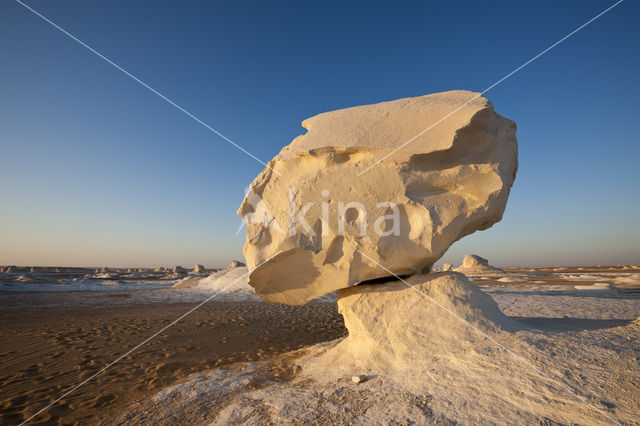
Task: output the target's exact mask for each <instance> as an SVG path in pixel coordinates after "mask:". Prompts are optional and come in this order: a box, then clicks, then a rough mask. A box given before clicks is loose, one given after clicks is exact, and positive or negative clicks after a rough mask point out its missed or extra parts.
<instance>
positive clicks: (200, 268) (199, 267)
mask: <svg viewBox="0 0 640 426" xmlns="http://www.w3.org/2000/svg"><path fill="white" fill-rule="evenodd" d="M193 272H195V273H196V274H204V273H205V272H207V270H206V268H205V267H204V266H202V265H200V264H197V265H196V266H195V267H194V268H193Z"/></svg>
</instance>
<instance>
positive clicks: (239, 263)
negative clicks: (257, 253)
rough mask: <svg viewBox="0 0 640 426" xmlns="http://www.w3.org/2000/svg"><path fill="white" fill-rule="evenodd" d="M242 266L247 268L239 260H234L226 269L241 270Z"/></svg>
mask: <svg viewBox="0 0 640 426" xmlns="http://www.w3.org/2000/svg"><path fill="white" fill-rule="evenodd" d="M243 266H247V265H245V264H244V263H242V262H240V261H239V260H234V261H233V262H231V263H230V264H229V266H227V269H232V268H241V267H243Z"/></svg>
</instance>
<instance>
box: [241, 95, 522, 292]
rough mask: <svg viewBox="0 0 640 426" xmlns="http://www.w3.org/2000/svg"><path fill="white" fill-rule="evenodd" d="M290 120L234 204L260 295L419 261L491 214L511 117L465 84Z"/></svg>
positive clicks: (500, 205)
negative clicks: (288, 133) (282, 140)
mask: <svg viewBox="0 0 640 426" xmlns="http://www.w3.org/2000/svg"><path fill="white" fill-rule="evenodd" d="M302 126H303V127H304V128H306V129H307V130H308V132H307V133H306V134H304V135H301V136H298V137H297V138H295V139H294V140H293V142H291V144H289V145H288V146H286V147H284V148H283V149H282V151H281V152H280V153H279V154H278V155H277V156H276V157H275V158H274V159H273V160H271V161H270V162H269V164H268V166H269V167H267V168H265V169H264V170H263V171H262V172H261V173H260V175H259V176H258V177H257V178H256V179H255V180H254V181H253V183H252V184H251V186H250V188H249V191H248V193H247V196H246V197H245V200H244V201H243V203H242V205H241V206H240V208H239V210H238V215H240V216H242V217H243V218H244V219H245V220H246V221H247V231H246V236H247V240H246V243H245V246H244V255H245V258H246V261H247V266H248V268H249V270H250V271H251V273H250V275H249V284H250V285H251V286H253V287H254V288H255V289H256V292H257V293H258V294H260V295H261V296H262V297H263V298H264V299H265V300H266V301H268V302H279V303H287V304H302V303H305V302H307V301H309V300H311V299H313V298H316V297H318V296H321V295H323V294H325V293H328V292H331V291H334V290H338V289H342V288H347V287H350V286H353V285H356V284H358V283H361V282H363V281H368V280H372V279H377V278H383V277H388V276H390V275H391V273H390V272H389V271H391V272H393V273H394V274H397V275H411V274H420V273H425V272H428V271H430V270H431V267H432V265H433V263H434V262H435V261H436V260H438V259H439V258H440V257H441V256H442V255H443V254H444V252H445V251H446V250H447V249H448V248H449V246H450V245H451V244H452V243H454V242H455V241H456V240H458V239H460V238H462V237H464V236H465V235H468V234H471V233H472V232H475V231H477V230H483V229H487V228H489V227H490V226H491V225H493V224H494V223H496V222H498V221H499V220H500V219H501V218H502V214H503V212H504V208H505V205H506V202H507V198H508V195H509V190H510V188H511V186H512V184H513V181H514V179H515V174H516V170H517V141H516V125H515V123H514V122H513V121H511V120H508V119H506V118H504V117H501V116H500V115H498V114H497V113H496V112H494V109H493V105H492V104H491V102H489V101H488V100H487V99H485V98H484V97H481V96H479V94H477V93H473V92H468V91H451V92H444V93H436V94H432V95H427V96H421V97H416V98H407V99H399V100H396V101H391V102H382V103H379V104H374V105H365V106H359V107H354V108H347V109H342V110H338V111H332V112H327V113H323V114H320V115H317V116H315V117H312V118H309V119H307V120H305V121H304V122H303V123H302ZM372 165H373V167H371V166H372ZM380 265H382V266H380Z"/></svg>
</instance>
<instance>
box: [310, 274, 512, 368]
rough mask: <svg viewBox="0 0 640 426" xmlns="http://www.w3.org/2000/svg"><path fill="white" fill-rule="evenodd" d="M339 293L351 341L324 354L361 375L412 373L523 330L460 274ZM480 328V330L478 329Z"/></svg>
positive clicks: (327, 359)
mask: <svg viewBox="0 0 640 426" xmlns="http://www.w3.org/2000/svg"><path fill="white" fill-rule="evenodd" d="M405 281H406V282H407V283H409V284H410V285H411V286H412V287H413V288H412V287H410V286H408V285H407V284H405V283H404V282H402V281H389V282H387V283H382V284H369V285H367V284H365V285H358V286H355V287H351V288H347V289H343V290H340V291H339V292H338V311H339V312H340V314H341V315H342V316H343V318H344V323H345V326H346V327H347V329H348V330H349V336H348V337H346V338H345V339H344V340H343V341H342V342H340V343H339V344H338V345H337V346H336V347H335V348H334V349H332V350H330V351H328V352H327V353H326V354H325V355H324V359H322V360H320V363H321V364H326V365H329V364H331V363H332V362H334V361H332V360H334V359H335V362H338V363H343V364H345V365H349V366H351V367H356V368H358V367H359V368H362V369H363V370H362V371H382V370H387V369H391V370H398V371H401V370H412V371H414V370H415V371H417V369H420V368H423V367H424V362H425V361H426V360H428V359H430V358H431V357H433V356H442V354H443V353H447V352H449V351H450V352H451V353H452V354H455V352H456V348H458V347H459V346H460V345H461V344H463V343H465V342H469V341H472V340H477V339H482V335H480V334H478V332H477V331H476V329H477V330H482V332H484V333H489V334H491V335H495V334H496V333H500V332H504V331H513V330H516V329H518V328H519V325H518V323H517V322H516V321H514V320H512V319H510V318H508V317H507V316H505V315H504V314H503V313H502V311H501V310H500V308H499V307H498V305H497V303H496V302H495V301H494V300H493V299H492V298H491V297H490V296H488V295H487V294H485V293H483V292H482V291H481V290H480V289H478V288H477V287H476V286H475V285H473V284H472V283H471V282H470V281H469V280H468V279H467V277H465V276H464V275H462V274H459V273H455V272H440V273H430V274H425V275H416V276H413V277H410V278H407V279H406V280H405ZM474 328H475V329H474Z"/></svg>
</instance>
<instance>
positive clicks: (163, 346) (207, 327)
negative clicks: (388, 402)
mask: <svg viewBox="0 0 640 426" xmlns="http://www.w3.org/2000/svg"><path fill="white" fill-rule="evenodd" d="M160 291H162V290H160ZM165 291H169V290H165ZM68 297H69V295H68V294H64V295H63V294H60V295H51V294H46V295H42V294H30V295H2V296H0V322H2V328H1V329H0V371H1V373H0V386H1V389H2V391H1V392H0V395H1V400H0V407H1V409H0V413H1V420H0V422H1V423H2V424H18V423H20V422H21V421H23V420H25V419H27V418H28V417H29V416H31V415H32V414H33V413H35V412H36V411H38V410H39V409H41V408H43V407H44V406H46V405H47V404H48V403H49V402H50V401H52V400H53V399H55V398H57V397H58V396H60V395H61V394H63V393H64V392H65V391H66V390H68V389H70V388H71V387H73V386H75V385H76V384H77V383H79V382H81V381H82V380H84V379H86V378H87V377H89V376H90V375H92V374H93V373H95V372H96V371H98V370H99V369H101V368H102V367H104V366H105V365H107V364H108V363H110V362H111V361H113V360H114V359H116V358H117V357H118V356H119V355H121V354H122V353H125V352H126V351H128V350H129V349H130V348H132V347H134V346H135V345H137V344H138V343H140V342H141V341H142V340H144V339H145V338H147V337H148V336H150V335H151V334H153V333H154V332H156V331H157V330H159V329H160V328H162V327H163V326H164V325H166V324H168V323H169V322H170V321H173V320H174V319H175V318H177V317H179V316H180V315H181V314H183V313H184V312H186V311H188V310H189V309H191V308H192V307H193V306H194V303H142V304H122V301H123V300H126V299H127V298H128V295H127V294H126V293H118V294H113V295H110V296H109V297H106V299H109V298H113V299H117V300H118V304H111V303H109V300H103V301H102V302H101V305H85V306H79V307H78V306H68V305H67V306H60V305H59V304H57V303H55V302H56V300H55V299H65V298H68ZM78 297H82V298H84V299H86V298H87V295H82V296H78ZM102 297H104V296H102ZM42 299H46V300H42ZM60 302H62V301H60ZM65 303H66V302H65ZM344 333H345V329H344V326H343V323H342V319H341V318H340V316H339V315H338V313H337V310H336V307H335V305H334V304H328V303H311V304H309V305H305V306H300V307H290V306H284V305H269V304H266V303H260V302H258V303H255V302H215V301H212V302H209V303H208V304H206V305H204V306H203V307H201V308H200V309H198V310H197V311H195V312H194V313H193V314H191V315H189V316H188V317H186V318H185V319H184V320H182V321H181V322H179V323H177V324H176V325H175V326H173V327H171V328H170V329H168V330H167V331H166V333H163V334H162V335H160V336H158V337H157V338H155V339H154V340H152V341H150V342H149V343H148V344H146V345H145V346H144V347H141V348H140V349H139V350H138V351H136V352H135V353H133V354H132V355H131V356H128V357H126V358H124V359H122V360H121V361H120V362H118V363H117V364H115V365H114V366H113V367H112V368H111V369H109V370H108V371H107V372H106V373H105V374H102V375H100V376H98V377H96V378H95V379H93V380H92V381H91V382H89V383H87V384H86V385H85V386H83V387H81V388H79V389H78V390H77V391H76V392H74V393H72V394H71V395H69V396H68V397H67V398H65V399H64V400H62V401H60V402H59V403H58V404H56V405H55V406H54V407H52V408H51V409H50V410H48V411H47V412H45V413H43V414H42V415H40V416H38V417H36V418H34V419H32V421H33V422H36V423H37V422H46V423H47V424H69V423H81V424H95V423H99V422H101V421H102V422H106V423H108V422H109V421H108V420H109V419H110V418H112V416H114V415H116V414H118V413H119V412H120V411H121V410H123V409H124V408H125V407H127V406H128V405H130V404H132V403H133V402H134V401H136V400H137V399H139V398H144V397H146V396H150V395H153V394H154V393H155V392H158V391H160V390H161V389H163V388H164V387H166V386H169V385H172V384H174V383H178V382H180V381H181V380H184V379H186V378H187V376H188V375H189V374H191V373H194V372H199V371H207V370H209V369H212V368H215V367H219V366H224V365H229V364H233V363H237V362H240V361H257V360H268V359H273V358H274V357H275V356H276V355H277V354H280V353H283V352H287V351H291V350H294V349H297V348H301V347H304V346H307V345H310V344H314V343H317V342H322V341H326V340H331V339H334V338H336V337H339V336H341V335H343V334H344Z"/></svg>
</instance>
